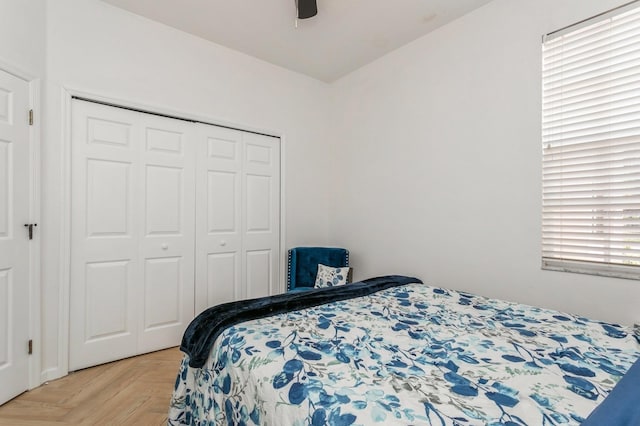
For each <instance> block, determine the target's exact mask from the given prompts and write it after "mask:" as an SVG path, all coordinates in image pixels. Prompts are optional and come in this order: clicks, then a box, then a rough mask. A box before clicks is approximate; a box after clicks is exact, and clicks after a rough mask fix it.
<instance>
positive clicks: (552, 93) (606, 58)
mask: <svg viewBox="0 0 640 426" xmlns="http://www.w3.org/2000/svg"><path fill="white" fill-rule="evenodd" d="M542 56H543V69H542V151H543V159H542V186H543V188H542V194H543V196H542V267H543V268H544V269H553V270H562V271H569V272H581V273H589V274H595V275H607V276H616V277H623V278H634V279H640V5H639V4H638V3H635V4H632V5H627V6H624V7H621V8H618V9H616V10H614V11H611V12H608V13H605V14H602V15H599V16H597V17H595V18H592V19H589V20H587V21H584V22H582V23H580V24H577V25H576V26H572V27H570V28H567V29H564V30H560V31H558V32H556V33H552V34H549V35H547V36H546V37H545V39H544V41H543V46H542Z"/></svg>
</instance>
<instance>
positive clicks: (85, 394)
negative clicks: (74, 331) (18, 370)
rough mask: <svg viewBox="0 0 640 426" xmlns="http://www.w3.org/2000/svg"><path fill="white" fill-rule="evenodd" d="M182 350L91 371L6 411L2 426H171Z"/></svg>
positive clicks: (28, 395) (0, 413)
mask: <svg viewBox="0 0 640 426" xmlns="http://www.w3.org/2000/svg"><path fill="white" fill-rule="evenodd" d="M181 359H182V353H181V352H180V351H179V350H178V348H171V349H166V350H163V351H158V352H154V353H151V354H146V355H140V356H136V357H133V358H128V359H124V360H122V361H116V362H112V363H109V364H104V365H100V366H97V367H92V368H87V369H85V370H80V371H77V372H74V373H71V374H69V375H68V376H66V377H63V378H61V379H58V380H54V381H51V382H49V383H48V384H46V385H42V386H40V387H38V388H35V389H33V390H31V391H29V392H25V393H23V394H22V395H20V396H18V397H17V398H15V399H13V400H11V401H9V402H7V403H6V404H4V405H2V406H0V425H2V426H4V425H11V426H43V425H52V426H55V425H166V422H167V412H168V410H169V400H170V398H171V392H172V391H173V386H174V383H175V380H176V375H177V374H178V368H179V367H180V360H181Z"/></svg>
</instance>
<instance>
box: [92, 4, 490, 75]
mask: <svg viewBox="0 0 640 426" xmlns="http://www.w3.org/2000/svg"><path fill="white" fill-rule="evenodd" d="M103 1H104V2H106V3H110V4H112V5H114V6H117V7H120V8H122V9H126V10H128V11H131V12H133V13H135V14H138V15H142V16H144V17H147V18H149V19H152V20H154V21H158V22H162V23H164V24H166V25H169V26H171V27H174V28H177V29H179V30H182V31H185V32H187V33H191V34H194V35H196V36H198V37H202V38H204V39H206V40H210V41H212V42H214V43H217V44H220V45H223V46H226V47H229V48H231V49H234V50H238V51H240V52H244V53H246V54H248V55H251V56H254V57H256V58H260V59H262V60H265V61H267V62H271V63H273V64H275V65H279V66H281V67H284V68H287V69H290V70H293V71H297V72H300V73H302V74H306V75H308V76H311V77H314V78H317V79H319V80H322V81H326V82H332V81H334V80H336V79H338V78H340V77H342V76H344V75H346V74H349V73H350V72H352V71H354V70H356V69H358V68H360V67H362V66H363V65H365V64H368V63H369V62H372V61H374V60H375V59H377V58H379V57H381V56H383V55H385V54H386V53H388V52H390V51H392V50H394V49H397V48H398V47H400V46H402V45H404V44H406V43H408V42H410V41H412V40H415V39H417V38H418V37H420V36H422V35H424V34H427V33H428V32H430V31H433V30H434V29H436V28H438V27H440V26H442V25H444V24H446V23H448V22H450V21H452V20H454V19H456V18H458V17H460V16H462V15H464V14H466V13H468V12H470V11H472V10H474V9H476V8H478V7H480V6H482V5H484V4H486V3H489V2H490V1H491V0H317V1H318V15H317V16H315V17H313V18H310V19H305V20H300V21H298V27H297V28H296V27H295V16H296V6H295V0H103Z"/></svg>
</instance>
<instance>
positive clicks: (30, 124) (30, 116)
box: [29, 109, 33, 126]
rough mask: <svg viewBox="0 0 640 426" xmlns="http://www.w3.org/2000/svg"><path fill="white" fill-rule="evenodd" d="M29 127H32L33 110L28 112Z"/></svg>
mask: <svg viewBox="0 0 640 426" xmlns="http://www.w3.org/2000/svg"><path fill="white" fill-rule="evenodd" d="M29 126H33V110H32V109H30V110H29Z"/></svg>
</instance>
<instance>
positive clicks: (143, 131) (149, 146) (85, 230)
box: [69, 100, 195, 370]
mask: <svg viewBox="0 0 640 426" xmlns="http://www.w3.org/2000/svg"><path fill="white" fill-rule="evenodd" d="M192 129H193V126H192V125H191V123H187V122H183V121H180V120H173V119H168V118H160V117H155V116H150V115H147V114H143V113H138V112H133V111H128V110H124V109H119V108H115V107H109V106H104V105H99V104H94V103H91V102H85V101H78V100H74V101H73V104H72V176H71V178H72V179H71V180H72V188H71V199H72V211H71V223H72V226H71V284H70V351H69V369H70V370H76V369H79V368H84V367H88V366H91V365H96V364H100V363H104V362H108V361H113V360H116V359H121V358H124V357H128V356H131V355H136V354H139V353H143V352H146V351H150V350H155V349H160V348H162V347H168V346H173V345H177V344H179V342H180V336H181V334H182V332H183V331H184V328H185V327H186V326H187V324H188V322H189V321H190V320H191V318H192V317H193V263H194V253H193V244H194V242H193V241H194V235H193V217H194V211H193V205H194V201H193V199H194V173H195V167H194V162H195V161H194V155H195V153H194V152H193V143H192V141H190V140H189V139H190V132H192Z"/></svg>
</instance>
